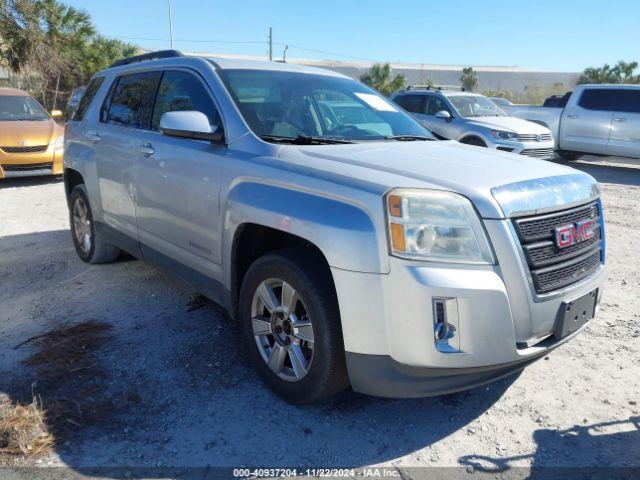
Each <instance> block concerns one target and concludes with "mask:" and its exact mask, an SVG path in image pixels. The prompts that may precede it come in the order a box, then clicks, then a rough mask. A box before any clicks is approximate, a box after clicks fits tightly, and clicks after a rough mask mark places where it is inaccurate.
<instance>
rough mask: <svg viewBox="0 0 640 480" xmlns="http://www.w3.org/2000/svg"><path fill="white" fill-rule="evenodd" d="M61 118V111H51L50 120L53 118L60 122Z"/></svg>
mask: <svg viewBox="0 0 640 480" xmlns="http://www.w3.org/2000/svg"><path fill="white" fill-rule="evenodd" d="M62 116H63V115H62V111H61V110H51V118H53V119H54V120H60V119H61V118H62Z"/></svg>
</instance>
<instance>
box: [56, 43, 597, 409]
mask: <svg viewBox="0 0 640 480" xmlns="http://www.w3.org/2000/svg"><path fill="white" fill-rule="evenodd" d="M67 130H68V131H67V135H66V137H65V170H64V178H65V188H66V193H67V198H68V204H69V211H70V223H71V232H72V238H73V242H74V245H75V248H76V252H77V254H78V256H79V257H80V259H82V260H83V261H85V262H89V263H103V262H109V261H114V260H116V259H117V258H118V255H119V254H120V252H122V251H124V252H128V253H129V254H131V255H133V256H135V257H138V258H141V259H144V260H146V261H148V262H151V263H153V264H156V265H158V266H160V267H162V268H165V269H167V270H169V271H171V272H173V273H174V274H176V275H177V276H179V277H180V278H182V279H184V281H185V282H186V283H187V284H189V285H191V286H192V288H193V289H195V290H196V291H199V292H201V293H202V294H204V295H206V296H208V297H209V298H211V299H212V300H214V301H216V302H218V303H219V304H221V305H222V306H223V307H224V308H226V309H227V310H228V311H229V312H230V313H231V315H233V316H234V317H235V318H236V319H237V320H238V324H239V330H240V332H241V334H240V336H239V340H241V341H242V342H244V345H245V350H246V352H247V354H248V358H249V361H250V363H251V364H252V365H253V366H254V368H255V369H256V370H257V371H258V373H259V375H260V376H261V378H262V379H263V380H264V381H265V383H266V384H267V385H268V386H269V387H270V388H271V389H273V391H275V392H277V393H278V394H279V395H281V396H282V397H283V398H285V399H286V400H287V401H289V402H295V403H309V402H316V401H319V400H321V399H323V398H325V397H327V396H329V395H332V394H334V393H336V392H339V391H340V390H342V389H344V388H346V387H347V386H348V385H349V384H350V385H351V386H352V387H353V389H354V390H356V391H359V392H364V393H368V394H373V395H381V396H388V397H415V396H424V395H439V394H444V393H448V392H454V391H458V390H464V389H468V388H472V387H475V386H478V385H481V384H484V383H487V382H491V381H494V380H496V379H498V378H502V377H505V376H507V375H511V374H513V373H514V372H517V371H519V370H521V369H522V368H524V367H525V366H526V365H528V364H530V363H532V362H534V361H535V360H537V359H539V358H541V357H543V356H544V355H546V354H547V353H549V351H550V350H552V349H553V348H555V347H557V346H558V345H561V344H562V343H564V342H566V341H568V340H569V339H571V338H572V337H574V336H575V335H576V334H578V333H579V331H580V330H581V329H582V328H583V327H584V326H585V325H586V324H587V323H588V322H589V321H590V320H591V319H592V317H593V316H594V314H595V312H596V309H597V306H598V302H599V300H600V297H601V283H602V279H603V269H604V261H605V256H604V252H605V245H604V225H603V219H602V209H601V204H600V195H599V192H598V186H597V184H596V182H595V180H594V179H593V178H592V177H590V176H589V175H586V174H584V173H580V172H578V171H576V170H574V169H572V168H569V167H566V166H562V165H557V164H553V163H548V162H541V161H538V160H534V159H529V158H527V157H524V156H521V155H513V154H509V153H501V152H496V151H491V150H487V149H479V148H476V147H473V146H469V145H461V144H459V143H458V142H454V141H437V140H435V139H434V138H433V137H432V136H431V135H430V133H429V132H428V131H427V130H426V129H425V128H424V127H423V126H421V125H420V124H419V123H418V122H417V121H416V120H415V119H414V118H413V117H411V116H410V115H408V114H407V113H405V112H404V111H402V110H401V109H400V108H399V107H397V106H396V105H395V104H394V103H392V102H390V101H389V100H388V99H386V98H384V97H382V96H380V95H379V94H377V93H376V92H374V91H373V90H371V89H369V88H368V87H366V86H364V85H362V84H361V83H358V82H356V81H353V80H352V79H350V78H348V77H345V76H343V75H340V74H338V73H335V72H331V71H326V70H320V69H314V68H309V67H302V66H296V65H290V64H281V63H268V62H254V61H243V60H231V59H225V58H199V57H191V56H184V55H182V54H180V53H179V52H175V51H167V52H155V53H153V54H147V55H146V56H139V57H133V58H130V59H127V60H124V61H120V62H118V63H117V64H115V65H113V66H112V67H111V68H109V69H107V70H104V71H102V72H99V73H97V74H96V75H95V76H94V77H93V79H92V80H91V82H90V84H89V85H88V87H87V90H86V93H85V95H84V96H83V98H82V100H81V101H80V103H79V105H78V108H77V110H76V112H75V114H74V117H73V119H72V120H71V121H70V122H69V123H68V125H67ZM116 300H117V299H114V301H116ZM158 334H161V333H160V332H158ZM211 341H215V339H214V338H213V337H212V339H211ZM551 374H552V372H550V375H551ZM540 388H545V385H541V386H540ZM549 388H551V387H549Z"/></svg>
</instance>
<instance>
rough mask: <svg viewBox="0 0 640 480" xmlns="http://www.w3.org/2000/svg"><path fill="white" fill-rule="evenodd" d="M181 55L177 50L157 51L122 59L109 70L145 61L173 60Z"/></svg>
mask: <svg viewBox="0 0 640 480" xmlns="http://www.w3.org/2000/svg"><path fill="white" fill-rule="evenodd" d="M182 56H184V55H182V53H180V52H179V51H178V50H158V51H157V52H149V53H145V54H143V55H134V56H133V57H127V58H123V59H122V60H118V61H117V62H114V63H112V64H111V65H110V66H109V68H113V67H121V66H123V65H129V64H131V63H136V62H145V61H147V60H160V59H161V58H173V57H182Z"/></svg>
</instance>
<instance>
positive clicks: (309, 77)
mask: <svg viewBox="0 0 640 480" xmlns="http://www.w3.org/2000/svg"><path fill="white" fill-rule="evenodd" d="M219 73H220V76H221V78H222V81H223V82H224V83H225V85H226V87H227V89H228V90H229V92H230V93H231V96H232V97H233V100H234V101H235V103H236V105H237V106H238V109H239V110H240V113H241V114H242V116H243V117H244V119H245V121H246V122H247V124H248V125H249V127H250V128H251V129H252V130H253V131H254V133H255V134H256V135H258V136H259V137H262V138H265V139H266V140H268V141H273V140H274V139H277V138H295V137H298V138H301V137H310V138H319V139H340V140H344V141H358V140H381V139H387V138H389V137H398V136H401V137H413V136H415V137H423V138H426V139H432V138H433V136H432V135H431V133H430V132H429V131H428V130H426V129H425V128H424V127H423V126H422V125H420V124H419V123H418V122H417V121H415V120H414V119H413V118H412V117H410V116H409V115H407V114H406V113H404V112H402V111H401V110H400V109H398V108H397V107H396V106H394V105H393V104H392V103H391V102H389V101H388V100H387V99H385V98H384V97H382V96H380V95H379V94H377V93H375V92H374V91H373V90H371V89H369V88H367V87H365V86H364V85H362V84H360V83H357V82H355V81H353V80H350V79H347V78H340V77H331V76H328V75H314V74H308V73H297V72H280V71H273V70H221V71H219Z"/></svg>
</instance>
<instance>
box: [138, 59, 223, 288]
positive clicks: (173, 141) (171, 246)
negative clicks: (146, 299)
mask: <svg viewBox="0 0 640 480" xmlns="http://www.w3.org/2000/svg"><path fill="white" fill-rule="evenodd" d="M184 110H191V111H194V110H195V111H199V112H202V113H204V114H205V115H206V116H207V118H208V119H209V123H210V124H211V125H215V126H218V127H219V128H222V122H221V120H220V115H219V114H218V111H219V110H218V108H217V106H216V103H215V101H214V100H213V96H212V93H211V92H210V89H209V87H208V86H207V85H206V84H205V82H204V80H203V79H202V78H201V77H200V76H199V75H198V73H196V72H195V71H192V70H190V69H175V70H173V69H172V70H167V71H165V72H164V73H163V75H162V79H161V82H160V87H159V89H158V95H157V97H156V101H155V107H154V109H153V115H152V119H151V129H150V131H147V132H144V134H143V135H142V136H140V137H138V144H137V145H134V146H133V147H134V148H133V151H136V152H137V158H136V164H137V169H136V185H137V195H136V202H137V203H136V208H137V211H136V214H137V219H138V234H139V238H140V243H141V244H142V245H141V248H142V249H143V254H144V255H145V256H147V257H149V256H156V259H157V260H159V261H163V260H164V259H165V258H166V257H168V258H170V259H172V260H174V261H175V260H177V261H178V262H179V263H180V264H182V265H186V266H188V267H190V269H191V270H195V271H198V272H200V273H203V274H205V275H206V276H207V277H214V278H216V277H217V276H219V268H220V262H221V260H220V202H219V200H220V199H219V193H220V178H221V172H222V162H223V159H224V155H225V154H226V153H227V149H226V146H225V145H223V144H212V143H211V142H208V141H205V140H192V139H187V138H178V137H170V136H166V135H162V134H161V133H160V132H159V124H160V119H161V117H162V115H163V114H164V113H166V112H173V111H184ZM158 254H160V255H161V256H160V257H158ZM163 257H165V258H163Z"/></svg>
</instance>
